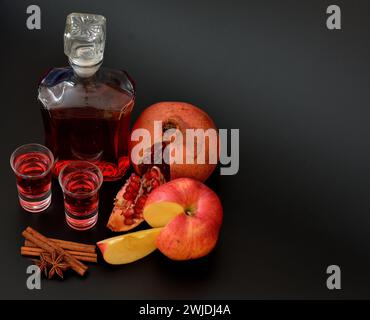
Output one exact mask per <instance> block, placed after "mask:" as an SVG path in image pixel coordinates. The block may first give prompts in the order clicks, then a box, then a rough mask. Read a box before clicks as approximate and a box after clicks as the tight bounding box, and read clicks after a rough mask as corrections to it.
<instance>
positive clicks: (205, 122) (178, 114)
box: [129, 102, 219, 182]
mask: <svg viewBox="0 0 370 320" xmlns="http://www.w3.org/2000/svg"><path fill="white" fill-rule="evenodd" d="M154 121H162V128H161V129H162V135H160V137H159V138H158V137H156V136H155V134H154ZM136 129H146V130H148V131H149V133H150V135H151V146H153V145H154V144H156V143H162V141H158V140H160V139H162V137H163V134H164V132H165V131H166V129H178V130H179V131H180V132H181V133H182V134H183V137H185V136H186V129H201V130H205V131H206V130H208V129H214V130H215V131H216V139H215V140H216V141H215V146H212V147H211V148H210V146H209V143H208V142H206V143H205V145H204V154H205V163H199V162H201V161H197V159H199V158H200V157H199V155H198V154H197V146H198V142H196V143H195V144H194V146H190V145H189V146H187V145H186V143H185V139H184V143H183V144H181V145H178V146H177V147H176V149H177V148H182V154H183V161H182V163H173V164H171V165H170V168H169V170H168V171H169V177H166V178H167V179H168V180H173V179H177V178H182V177H187V178H193V179H196V180H199V181H202V182H203V181H205V180H206V179H207V178H208V177H209V176H210V175H211V173H212V172H213V171H214V170H215V168H216V165H217V159H218V144H219V140H218V134H217V128H216V126H215V124H214V122H213V120H212V119H211V117H210V116H209V115H208V114H207V113H206V112H204V111H203V110H202V109H200V108H198V107H196V106H194V105H191V104H189V103H185V102H159V103H156V104H153V105H151V106H150V107H148V108H146V109H145V110H144V111H143V112H142V113H141V115H140V117H139V118H138V119H137V121H136V122H135V124H134V126H133V128H132V132H134V130H136ZM131 140H132V139H130V142H129V150H130V153H131V151H132V149H133V148H134V146H135V145H136V144H137V143H139V142H138V141H131ZM207 141H209V140H207ZM190 147H191V148H193V147H194V156H193V157H191V158H192V159H193V163H191V164H189V163H188V164H187V163H186V162H188V161H186V149H187V148H190ZM212 158H216V161H212V160H211V161H210V159H212ZM212 162H216V163H212ZM133 167H134V169H135V171H136V172H137V173H138V174H139V175H142V174H143V173H144V172H145V171H144V172H141V171H143V170H145V167H144V169H141V167H140V166H139V165H138V164H135V163H133ZM165 174H166V173H165Z"/></svg>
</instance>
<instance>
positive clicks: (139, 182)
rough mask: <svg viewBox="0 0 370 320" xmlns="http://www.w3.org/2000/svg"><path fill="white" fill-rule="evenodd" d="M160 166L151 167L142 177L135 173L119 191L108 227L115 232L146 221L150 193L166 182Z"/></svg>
mask: <svg viewBox="0 0 370 320" xmlns="http://www.w3.org/2000/svg"><path fill="white" fill-rule="evenodd" d="M165 182H166V181H165V178H164V177H163V174H162V173H161V170H160V169H159V168H158V167H155V166H154V167H151V168H150V169H148V170H147V171H146V173H145V174H144V175H143V176H142V177H141V178H140V176H138V175H136V174H135V173H133V174H132V175H131V176H130V178H128V179H127V181H126V183H125V185H124V186H123V187H122V188H121V190H120V191H119V192H118V193H117V195H116V199H115V202H114V208H113V211H112V213H111V215H110V217H109V221H108V225H107V227H108V228H109V229H111V230H112V231H114V232H122V231H128V230H131V229H133V228H135V227H136V226H138V225H139V224H140V223H141V222H143V221H144V217H143V208H144V205H145V202H146V199H147V198H148V195H149V193H150V192H151V191H152V190H153V189H155V188H157V187H159V186H160V185H162V184H164V183H165Z"/></svg>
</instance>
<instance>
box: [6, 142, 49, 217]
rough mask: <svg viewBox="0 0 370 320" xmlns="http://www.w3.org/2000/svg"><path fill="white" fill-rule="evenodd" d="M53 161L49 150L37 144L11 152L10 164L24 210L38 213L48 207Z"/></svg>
mask: <svg viewBox="0 0 370 320" xmlns="http://www.w3.org/2000/svg"><path fill="white" fill-rule="evenodd" d="M53 161H54V158H53V155H52V153H51V152H50V150H49V149H47V148H45V147H44V146H42V145H39V144H28V145H24V146H21V147H19V148H18V149H16V150H15V151H14V152H13V154H12V156H11V158H10V164H11V167H12V169H13V171H14V173H15V177H16V182H17V189H18V195H19V201H20V204H21V206H22V207H23V208H24V209H25V210H27V211H30V212H40V211H43V210H45V209H46V208H47V207H48V206H49V205H50V201H51V169H52V166H53Z"/></svg>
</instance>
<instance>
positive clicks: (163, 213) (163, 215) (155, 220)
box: [144, 201, 184, 228]
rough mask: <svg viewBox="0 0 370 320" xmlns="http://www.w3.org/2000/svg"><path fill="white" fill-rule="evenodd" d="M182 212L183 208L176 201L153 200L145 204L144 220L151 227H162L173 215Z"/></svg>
mask: <svg viewBox="0 0 370 320" xmlns="http://www.w3.org/2000/svg"><path fill="white" fill-rule="evenodd" d="M182 213H184V208H183V207H182V206H180V205H179V204H178V203H175V202H169V201H162V202H154V203H150V204H149V205H147V206H145V208H144V220H145V221H146V222H147V223H148V224H149V225H150V226H151V227H153V228H158V227H164V226H165V225H167V223H168V222H169V221H171V220H172V219H173V218H174V217H176V216H177V215H179V214H182Z"/></svg>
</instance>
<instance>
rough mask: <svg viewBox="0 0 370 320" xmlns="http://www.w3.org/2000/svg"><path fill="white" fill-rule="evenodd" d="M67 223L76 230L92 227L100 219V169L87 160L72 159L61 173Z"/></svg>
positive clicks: (60, 180) (101, 177) (60, 179)
mask: <svg viewBox="0 0 370 320" xmlns="http://www.w3.org/2000/svg"><path fill="white" fill-rule="evenodd" d="M59 183H60V186H61V187H62V190H63V194H64V210H65V215H66V221H67V224H68V225H69V226H70V227H72V228H73V229H76V230H87V229H90V228H92V227H93V226H94V225H95V224H96V222H97V220H98V209H99V189H100V187H101V185H102V183H103V175H102V172H101V171H100V169H99V168H98V167H97V166H96V165H94V164H92V163H90V162H87V161H72V162H70V163H68V164H67V165H66V166H65V167H64V168H63V169H62V170H61V172H60V174H59Z"/></svg>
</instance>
